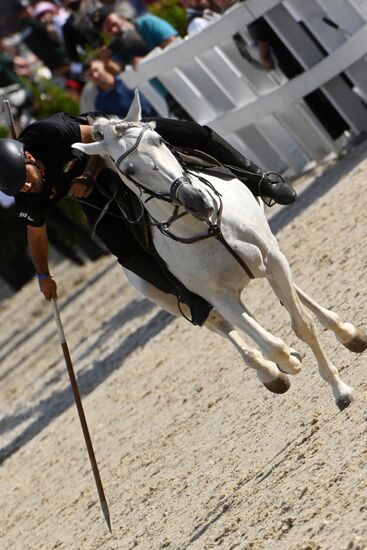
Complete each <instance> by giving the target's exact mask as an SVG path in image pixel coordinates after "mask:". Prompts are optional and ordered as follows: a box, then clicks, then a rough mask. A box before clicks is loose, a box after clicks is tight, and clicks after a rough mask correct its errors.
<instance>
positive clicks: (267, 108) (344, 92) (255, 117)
mask: <svg viewBox="0 0 367 550" xmlns="http://www.w3.org/2000/svg"><path fill="white" fill-rule="evenodd" d="M259 17H264V19H265V21H266V22H267V23H268V25H270V27H271V28H272V29H273V31H275V33H276V34H277V35H278V36H279V37H280V38H281V40H282V42H283V43H284V44H285V46H286V47H287V48H288V51H289V52H291V54H292V55H293V56H294V58H295V59H296V60H297V62H298V63H299V65H300V66H301V71H302V69H303V71H304V72H301V74H298V75H297V76H295V77H294V78H291V79H290V80H288V79H287V78H286V77H285V75H284V74H283V73H282V72H281V71H280V70H279V69H276V70H274V71H271V72H267V71H266V70H264V69H263V67H262V66H261V64H260V63H259V61H258V59H257V57H256V56H257V51H256V48H255V46H254V45H253V44H252V41H251V38H250V35H249V32H248V30H247V27H248V25H249V24H250V23H251V22H253V21H255V20H256V19H257V18H259ZM236 33H239V35H240V38H241V43H240V46H239V45H238V41H235V40H234V39H233V36H234V35H236ZM366 54H367V1H365V0H307V2H305V1H304V0H288V1H287V2H284V3H283V2H281V1H280V0H247V1H246V2H243V3H239V4H237V5H235V6H233V7H232V8H230V9H229V10H228V11H227V12H226V13H225V14H224V15H223V16H222V17H221V18H220V19H218V20H216V21H214V22H213V23H211V24H210V25H209V26H208V27H207V28H206V29H204V30H203V31H201V32H200V33H199V34H197V35H194V36H192V37H190V38H186V39H184V40H182V39H177V41H175V42H174V43H173V44H172V45H170V46H169V47H168V48H166V49H165V50H160V49H159V48H157V49H156V50H154V51H153V52H151V53H150V54H149V56H147V57H146V58H145V59H144V60H143V61H142V62H141V63H139V65H138V67H137V69H136V70H134V69H132V68H129V67H127V68H126V70H125V71H124V72H123V73H122V77H123V79H124V81H125V83H126V84H127V85H128V86H129V87H130V88H135V87H138V88H140V89H141V90H142V91H143V93H144V94H145V96H146V97H147V98H148V99H149V100H150V101H151V102H152V104H153V105H154V107H155V108H156V110H157V111H158V112H159V113H160V114H161V115H162V116H167V108H166V104H165V102H164V100H163V99H162V97H161V96H158V95H157V92H156V91H155V90H154V88H152V86H151V84H150V83H149V82H150V80H151V79H152V78H158V79H159V80H160V81H161V82H162V84H164V86H165V88H166V89H167V90H168V92H169V93H170V94H171V95H172V96H173V97H174V98H175V99H176V100H177V102H178V103H179V104H180V105H181V106H182V107H183V108H184V109H185V110H186V111H187V112H188V113H189V115H190V116H191V117H192V118H193V119H194V120H196V121H197V122H199V123H201V124H207V125H209V126H210V127H211V128H213V129H214V130H216V131H217V132H218V133H219V134H221V135H222V136H223V137H225V138H226V139H227V140H228V141H230V142H231V143H232V144H233V145H234V146H235V147H237V148H238V149H239V150H240V151H241V152H243V153H244V154H245V155H247V156H249V157H250V158H251V159H253V160H254V161H256V162H257V163H258V164H260V165H261V166H263V167H264V168H266V169H268V170H277V171H281V172H285V171H288V172H289V173H293V174H295V173H299V172H301V171H302V170H304V169H305V168H306V167H308V166H310V163H314V162H317V161H320V160H321V159H322V158H324V157H325V156H327V155H329V154H330V153H335V152H336V151H337V150H338V148H339V147H340V143H339V142H338V141H334V140H333V139H332V137H331V136H330V134H329V131H327V129H326V128H325V124H324V123H321V121H320V120H319V118H318V117H317V116H316V115H315V114H314V112H313V111H311V109H310V107H309V105H310V101H309V99H308V98H309V94H311V93H312V92H315V90H321V91H322V94H323V97H324V98H327V102H328V104H330V105H331V106H332V107H333V108H334V109H335V111H337V113H338V114H339V115H340V117H341V118H340V117H339V118H340V120H342V123H343V121H344V122H345V127H349V129H350V131H351V133H352V134H354V135H358V134H359V133H361V132H366V131H367V109H366V106H365V103H364V99H367V63H366V59H365V56H366ZM319 93H320V92H318V94H319ZM304 98H305V99H304ZM335 111H334V112H335Z"/></svg>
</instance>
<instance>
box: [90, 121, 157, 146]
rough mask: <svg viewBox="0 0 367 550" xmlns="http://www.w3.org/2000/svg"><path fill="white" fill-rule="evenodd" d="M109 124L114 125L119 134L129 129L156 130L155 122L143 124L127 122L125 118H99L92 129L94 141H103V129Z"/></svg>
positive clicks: (141, 122)
mask: <svg viewBox="0 0 367 550" xmlns="http://www.w3.org/2000/svg"><path fill="white" fill-rule="evenodd" d="M106 123H108V124H112V125H114V126H115V130H116V132H117V133H118V134H122V133H123V132H124V130H127V128H133V127H134V128H146V127H148V126H149V127H150V128H151V129H152V130H154V129H155V126H156V124H155V122H154V121H152V122H143V121H134V120H125V119H123V118H119V117H117V116H112V117H108V118H107V117H98V118H96V120H95V121H94V124H93V129H92V138H93V139H94V141H102V140H103V132H102V128H103V127H104V126H105V125H106Z"/></svg>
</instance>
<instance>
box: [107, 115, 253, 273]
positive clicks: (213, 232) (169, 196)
mask: <svg viewBox="0 0 367 550" xmlns="http://www.w3.org/2000/svg"><path fill="white" fill-rule="evenodd" d="M149 129H152V128H151V126H150V124H144V126H143V127H142V129H141V131H140V133H139V135H138V137H137V139H136V142H135V143H134V144H133V145H132V146H131V147H130V149H128V150H127V151H125V152H124V153H123V154H122V155H120V156H119V157H118V159H117V160H116V162H114V161H113V159H112V158H110V160H111V161H112V162H113V163H114V164H115V166H116V168H117V170H118V171H119V172H120V173H121V174H122V175H123V176H124V177H125V178H126V179H128V180H129V181H130V182H131V183H132V184H133V185H134V186H135V187H137V188H138V189H139V192H140V195H142V194H143V193H145V194H148V195H149V197H148V198H147V199H146V200H145V201H144V203H147V202H148V201H149V200H151V199H154V198H155V199H159V200H163V201H166V202H169V203H171V204H172V205H173V206H174V211H173V213H172V215H171V216H170V218H168V220H165V221H162V222H159V221H158V220H155V219H154V218H153V217H152V215H151V214H149V216H150V217H151V218H152V219H153V222H145V221H142V218H143V212H144V206H143V204H142V214H141V215H140V216H139V218H138V219H136V220H129V219H127V221H128V222H129V223H139V224H143V225H149V226H154V227H157V228H158V229H159V231H160V232H161V233H162V234H163V235H165V236H167V237H169V238H171V239H173V240H174V241H176V242H180V243H183V244H193V243H196V242H199V241H203V240H206V239H211V238H213V237H214V238H215V239H217V240H218V241H219V242H221V243H222V244H223V245H224V246H225V248H226V249H227V250H228V251H229V252H230V254H231V255H232V256H233V257H234V258H235V259H236V260H237V262H238V263H239V264H240V265H241V266H242V268H243V269H244V271H245V272H246V273H247V275H248V276H249V277H250V279H253V278H254V276H253V274H252V272H251V271H250V269H249V267H248V266H247V265H246V263H245V262H244V261H243V260H242V258H241V257H240V256H239V255H238V254H237V253H236V252H235V251H234V250H233V249H232V248H231V247H230V245H229V244H228V243H227V242H226V240H225V239H224V237H223V234H222V231H221V220H222V211H223V202H222V198H221V195H220V193H219V192H218V191H217V190H216V189H215V188H214V186H213V185H212V184H211V183H210V182H209V181H208V180H206V179H205V178H204V177H202V176H199V175H196V174H195V175H196V177H198V179H199V180H200V181H201V182H202V183H204V184H205V185H206V186H208V187H209V188H210V189H211V190H212V191H213V192H214V194H215V195H216V197H217V199H218V201H219V207H218V210H217V212H216V221H215V223H213V222H212V221H210V220H205V223H206V224H207V226H208V230H207V233H204V234H202V235H199V236H196V237H187V238H185V237H177V236H176V235H174V234H173V233H171V232H170V231H169V230H168V229H169V227H170V225H171V224H172V223H173V222H175V221H176V220H178V219H180V218H182V217H183V216H185V215H187V214H188V213H189V212H187V211H184V212H182V213H179V208H180V207H182V206H183V205H182V203H181V202H180V200H179V199H178V193H179V190H180V188H181V187H182V185H185V184H190V185H192V181H191V178H190V172H189V171H188V170H187V167H186V165H185V164H184V163H183V162H182V161H181V160H180V159H179V158H177V156H176V155H175V150H174V147H172V146H171V145H170V144H169V143H167V142H166V141H165V140H164V139H162V142H163V143H164V144H165V145H166V146H167V147H168V149H169V150H170V151H171V152H172V153H173V155H174V156H175V158H176V159H177V160H178V162H179V164H180V165H181V168H182V170H183V175H182V176H179V177H177V178H176V179H175V180H173V182H172V183H171V185H170V190H169V193H157V192H155V191H152V190H151V189H148V188H147V187H145V185H143V184H142V183H140V182H138V181H136V180H135V178H133V176H132V174H131V173H129V171H128V170H127V171H123V170H121V169H120V165H121V163H122V162H123V161H124V160H125V159H126V158H127V157H128V156H129V155H131V154H132V153H133V152H134V151H136V149H137V148H138V147H139V145H140V143H141V141H142V139H143V137H144V134H145V132H146V131H147V130H149ZM192 175H194V174H192ZM117 204H118V205H119V203H117ZM119 207H120V205H119ZM120 208H121V207H120ZM123 214H124V212H123ZM124 219H126V216H125V214H124Z"/></svg>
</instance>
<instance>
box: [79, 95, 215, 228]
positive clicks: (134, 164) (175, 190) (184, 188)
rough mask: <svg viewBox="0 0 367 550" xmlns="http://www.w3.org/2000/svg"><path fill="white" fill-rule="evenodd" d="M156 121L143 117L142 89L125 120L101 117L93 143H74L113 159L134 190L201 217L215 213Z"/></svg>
mask: <svg viewBox="0 0 367 550" xmlns="http://www.w3.org/2000/svg"><path fill="white" fill-rule="evenodd" d="M154 128H155V123H154V122H144V121H142V119H141V106H140V99H139V92H138V91H137V90H136V91H135V96H134V100H133V102H132V104H131V106H130V109H129V112H128V113H127V115H126V117H125V118H124V119H119V118H117V117H113V118H98V119H97V120H96V121H95V123H94V124H93V131H92V136H93V139H95V140H96V141H95V142H94V143H75V144H74V145H73V147H74V148H75V149H79V150H80V151H83V152H84V153H86V154H87V155H101V156H103V157H105V158H107V159H109V160H112V162H113V165H114V169H115V170H116V171H117V172H118V174H119V175H120V176H121V178H122V180H123V181H124V183H125V184H126V185H128V187H130V189H132V191H134V192H135V193H138V194H140V193H141V192H142V191H143V192H146V193H148V194H151V195H152V196H156V197H159V196H160V197H165V198H169V199H171V200H172V202H173V203H174V204H178V205H180V206H183V207H184V208H185V209H186V210H187V211H189V212H190V213H192V214H193V215H194V216H196V217H197V218H199V219H202V220H207V219H208V218H209V217H210V216H211V214H212V212H213V207H214V205H213V200H212V198H211V196H210V194H209V193H207V192H205V191H203V190H202V189H200V188H198V187H194V186H193V185H192V184H191V181H190V178H189V177H188V175H187V174H186V173H185V172H184V170H183V167H182V166H181V165H180V163H179V162H178V160H177V159H176V157H175V156H174V154H173V153H172V152H171V151H170V149H169V147H167V145H166V144H165V142H164V140H163V139H162V137H161V136H160V135H159V134H158V133H157V132H156V131H155V129H154Z"/></svg>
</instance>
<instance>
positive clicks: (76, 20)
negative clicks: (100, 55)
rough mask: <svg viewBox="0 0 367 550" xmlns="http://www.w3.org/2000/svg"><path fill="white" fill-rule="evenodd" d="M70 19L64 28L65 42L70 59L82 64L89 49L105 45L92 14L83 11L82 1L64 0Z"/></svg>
mask: <svg viewBox="0 0 367 550" xmlns="http://www.w3.org/2000/svg"><path fill="white" fill-rule="evenodd" d="M63 4H64V7H65V9H66V10H67V11H68V13H69V15H68V18H67V20H66V22H65V24H64V26H63V28H62V33H63V40H64V44H65V49H66V53H67V56H68V58H69V59H70V60H71V61H72V62H76V63H78V62H80V61H81V56H82V55H83V54H84V53H85V52H86V50H87V48H88V47H89V48H92V49H95V48H98V47H100V46H102V45H103V42H102V39H101V37H100V36H99V32H98V30H97V29H96V28H95V26H94V24H93V21H92V17H91V14H90V13H89V12H83V11H81V9H80V8H81V1H80V0H63Z"/></svg>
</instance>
